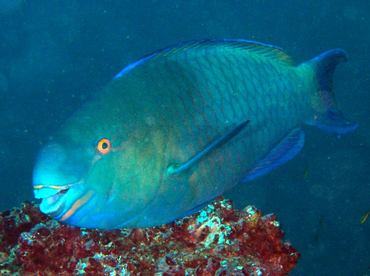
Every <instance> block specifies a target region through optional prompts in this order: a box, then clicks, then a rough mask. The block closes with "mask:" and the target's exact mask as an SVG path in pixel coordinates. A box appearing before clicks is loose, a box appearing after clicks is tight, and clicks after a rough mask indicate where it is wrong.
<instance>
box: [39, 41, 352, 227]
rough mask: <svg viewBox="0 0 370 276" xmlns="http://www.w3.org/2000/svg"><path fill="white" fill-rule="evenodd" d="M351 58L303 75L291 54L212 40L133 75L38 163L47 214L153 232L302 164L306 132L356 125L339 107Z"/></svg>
mask: <svg viewBox="0 0 370 276" xmlns="http://www.w3.org/2000/svg"><path fill="white" fill-rule="evenodd" d="M346 60H347V56H346V53H345V52H344V51H343V50H341V49H335V50H331V51H328V52H326V53H324V54H322V55H320V56H318V57H317V58H315V59H312V60H310V61H307V62H305V63H302V64H300V65H298V66H294V65H293V64H292V62H291V61H290V58H289V56H288V55H287V54H286V53H285V52H284V51H282V50H281V49H280V48H277V47H273V46H269V45H264V44H260V43H257V42H250V41H245V40H204V41H194V42H188V43H183V44H179V45H176V46H172V47H169V48H166V49H164V50H160V51H157V52H155V53H153V54H151V55H148V56H146V57H144V58H142V59H140V60H139V61H137V62H135V63H133V64H131V65H129V66H127V67H126V68H125V69H123V70H122V71H121V72H120V73H119V74H118V75H117V76H116V77H115V78H114V79H113V80H112V81H111V82H110V83H109V84H108V85H107V86H106V87H105V88H104V89H103V90H102V91H101V92H99V93H97V94H96V95H95V96H94V98H93V99H92V100H91V101H89V102H87V103H86V104H84V105H83V106H82V107H81V108H80V109H79V110H78V111H77V112H76V113H75V114H74V115H73V116H72V117H71V118H70V119H69V120H68V121H67V122H66V123H65V124H64V125H63V126H62V127H61V129H60V131H59V132H58V133H57V134H56V136H55V137H53V141H52V143H50V144H48V145H46V146H45V147H44V148H43V149H42V150H41V151H40V153H39V156H38V158H37V160H36V163H35V168H34V177H33V185H34V192H35V197H36V198H41V199H42V203H41V205H40V209H41V211H42V212H44V213H46V214H48V215H50V216H51V217H53V218H55V219H57V220H59V221H62V222H65V223H67V224H71V225H75V226H79V227H87V228H101V229H115V228H123V227H130V228H142V227H150V226H156V225H160V224H165V223H169V222H172V221H174V220H176V219H178V218H181V217H183V216H186V215H189V214H192V213H194V212H195V211H197V210H199V209H200V208H202V207H203V206H204V205H205V204H207V203H209V202H210V201H212V200H213V199H215V198H217V197H218V196H220V195H221V194H222V193H224V192H225V191H227V190H229V189H230V188H232V187H234V186H235V185H236V184H238V183H240V182H242V181H250V180H253V179H255V178H256V177H259V176H262V175H264V174H266V173H268V172H270V171H271V170H273V169H275V168H277V167H278V166H280V165H281V164H283V163H285V162H286V161H288V160H289V159H291V158H292V157H294V156H295V155H296V154H297V153H298V152H299V151H300V149H301V148H302V146H303V144H304V133H303V131H302V130H300V126H302V125H303V124H310V125H315V126H317V127H319V128H321V129H323V130H325V131H327V132H329V133H333V134H338V135H339V134H345V133H348V132H351V131H353V130H354V129H355V128H356V127H357V123H356V122H352V121H349V120H347V119H346V118H344V117H343V115H342V113H341V112H340V111H339V109H338V107H337V105H336V102H335V100H334V93H333V91H332V75H333V72H334V69H335V67H336V66H337V65H338V64H339V63H340V62H342V61H346Z"/></svg>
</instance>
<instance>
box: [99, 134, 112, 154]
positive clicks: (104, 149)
mask: <svg viewBox="0 0 370 276" xmlns="http://www.w3.org/2000/svg"><path fill="white" fill-rule="evenodd" d="M96 149H97V151H98V152H99V153H100V154H107V153H108V152H110V150H111V144H110V141H109V140H108V139H107V138H103V139H101V140H100V141H99V143H98V145H97V146H96Z"/></svg>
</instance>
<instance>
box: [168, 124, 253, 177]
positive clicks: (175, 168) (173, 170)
mask: <svg viewBox="0 0 370 276" xmlns="http://www.w3.org/2000/svg"><path fill="white" fill-rule="evenodd" d="M248 123H249V121H245V122H243V123H241V124H240V125H238V126H236V127H235V128H234V129H232V130H231V131H229V132H228V133H226V134H225V135H223V136H222V137H221V138H219V139H218V140H217V141H215V142H214V143H212V144H211V145H210V146H208V147H207V148H206V149H204V150H203V151H202V152H200V153H198V154H197V155H196V156H194V157H193V158H191V159H190V160H189V161H188V162H186V163H185V164H183V165H180V164H176V163H175V164H171V165H170V166H168V168H167V173H168V174H177V173H181V172H183V171H185V170H187V169H189V168H190V167H191V166H193V165H194V164H196V163H197V162H199V161H200V160H201V159H202V158H204V157H205V156H207V154H209V153H210V152H211V151H213V150H215V149H217V148H219V147H221V146H223V145H224V144H226V143H227V142H229V141H230V140H231V139H233V138H234V137H235V136H236V135H238V134H239V133H240V131H242V130H243V129H244V127H245V126H246V125H247V124H248Z"/></svg>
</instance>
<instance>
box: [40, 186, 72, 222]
mask: <svg viewBox="0 0 370 276" xmlns="http://www.w3.org/2000/svg"><path fill="white" fill-rule="evenodd" d="M70 186H71V185H67V186H64V187H58V188H57V187H48V186H42V185H39V186H35V187H34V193H35V198H39V199H41V200H42V201H41V204H40V210H41V212H43V213H45V214H47V215H49V216H50V217H52V218H55V217H57V216H59V215H60V214H62V213H63V211H64V210H65V202H66V200H65V198H66V194H67V192H68V191H69V189H70Z"/></svg>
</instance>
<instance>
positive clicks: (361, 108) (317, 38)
mask: <svg viewBox="0 0 370 276" xmlns="http://www.w3.org/2000/svg"><path fill="white" fill-rule="evenodd" d="M79 2H83V3H84V4H79ZM369 34H370V3H369V2H368V1H360V0H353V1H334V0H327V1H318V0H316V1H309V0H308V1H307V0H306V1H297V0H294V1H293V0H285V1H281V0H276V1H267V0H266V1H264V0H260V1H257V0H256V1H249V0H239V1H238V0H231V1H225V0H212V1H200V0H186V1H181V0H179V1H173V0H171V1H169V0H167V1H164V0H161V1H159V0H146V1H143V0H136V1H129V0H122V1H98V0H90V1H72V0H65V1H56V0H51V1H49V0H48V1H46V0H34V1H21V0H13V1H7V0H0V99H1V109H0V118H1V120H0V139H1V140H0V141H1V147H0V177H1V178H0V179H1V181H0V188H1V195H0V210H1V211H2V210H5V209H9V208H11V207H13V206H19V204H20V203H21V202H22V201H24V200H32V199H33V192H32V185H31V179H32V167H33V160H34V158H35V156H36V153H37V151H38V149H39V148H40V146H41V145H42V143H45V142H47V141H50V140H51V139H52V138H53V137H52V134H53V133H54V132H55V130H57V129H58V127H59V126H60V124H61V123H63V122H64V121H65V120H66V118H68V117H69V116H70V115H71V114H72V113H73V112H74V111H75V110H76V109H77V108H78V107H79V106H80V105H81V104H82V103H83V102H84V101H86V99H88V97H89V96H90V95H91V94H93V93H95V92H97V91H99V89H101V87H103V86H104V85H105V84H106V83H107V82H108V81H109V80H110V79H111V78H112V77H113V76H115V75H116V74H117V73H118V72H120V70H121V69H122V68H123V67H124V66H126V65H127V64H129V63H131V62H133V61H135V60H136V59H138V58H140V57H142V56H143V55H145V54H148V53H150V52H152V51H154V50H157V49H159V48H163V47H166V46H169V45H172V44H175V43H178V42H182V41H188V40H195V39H204V38H244V39H248V40H256V41H260V42H264V43H268V44H273V45H277V46H280V47H282V48H284V49H286V50H287V51H288V53H289V54H291V56H292V57H293V58H294V59H295V60H296V61H297V62H302V61H304V60H307V59H309V58H312V57H315V56H316V55H318V54H321V53H322V52H324V51H325V50H328V49H331V48H336V47H341V48H343V49H345V50H346V51H347V52H348V55H349V61H348V63H347V64H341V65H340V66H339V67H338V68H337V70H336V74H335V79H334V84H335V91H336V96H337V100H338V102H339V105H340V107H341V109H342V110H343V112H344V113H345V115H346V116H347V117H348V118H350V119H354V120H357V121H358V122H359V127H358V129H357V130H356V131H355V132H354V133H351V134H349V135H344V136H342V137H341V138H338V137H336V136H332V135H330V134H327V133H324V132H322V131H320V130H318V129H315V128H313V127H309V126H306V127H304V131H305V133H306V144H305V146H304V148H303V150H302V151H301V152H300V153H299V154H298V156H297V157H295V158H294V159H293V160H292V161H290V162H288V163H287V164H285V165H284V166H282V167H281V168H280V169H278V170H277V171H275V172H273V173H271V174H269V175H267V176H265V177H263V178H260V179H257V180H255V181H253V182H249V183H246V184H244V185H240V186H238V187H236V188H235V189H233V190H232V191H230V192H228V193H227V194H226V196H227V197H228V198H231V199H233V200H234V202H235V204H236V206H237V207H238V208H243V207H244V206H246V205H250V204H253V205H255V206H256V207H257V208H259V209H261V210H262V211H263V212H264V213H272V212H273V213H275V214H277V216H278V220H279V221H280V222H281V224H282V226H283V230H284V231H285V233H286V240H288V241H290V242H291V243H292V244H293V245H294V246H295V247H296V248H297V249H298V250H299V251H300V252H301V253H302V257H301V259H300V262H299V264H298V266H297V267H296V269H295V270H294V271H293V273H292V274H291V275H368V274H369V273H370V270H369V265H370V250H369V248H370V219H369V221H366V222H365V223H364V224H360V223H359V220H360V219H361V217H362V216H363V215H364V214H365V213H366V212H367V211H368V210H370V203H369V198H370V176H369V175H370V174H369V165H370V164H369V163H370V162H369V160H370V154H369V153H370V150H369V148H370V120H369V115H370V110H369V107H370V93H369V91H370V68H369V67H370V66H369V60H370V57H369V56H370V53H369V51H368V49H369V46H370V35H369ZM241 165H242V164H241Z"/></svg>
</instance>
